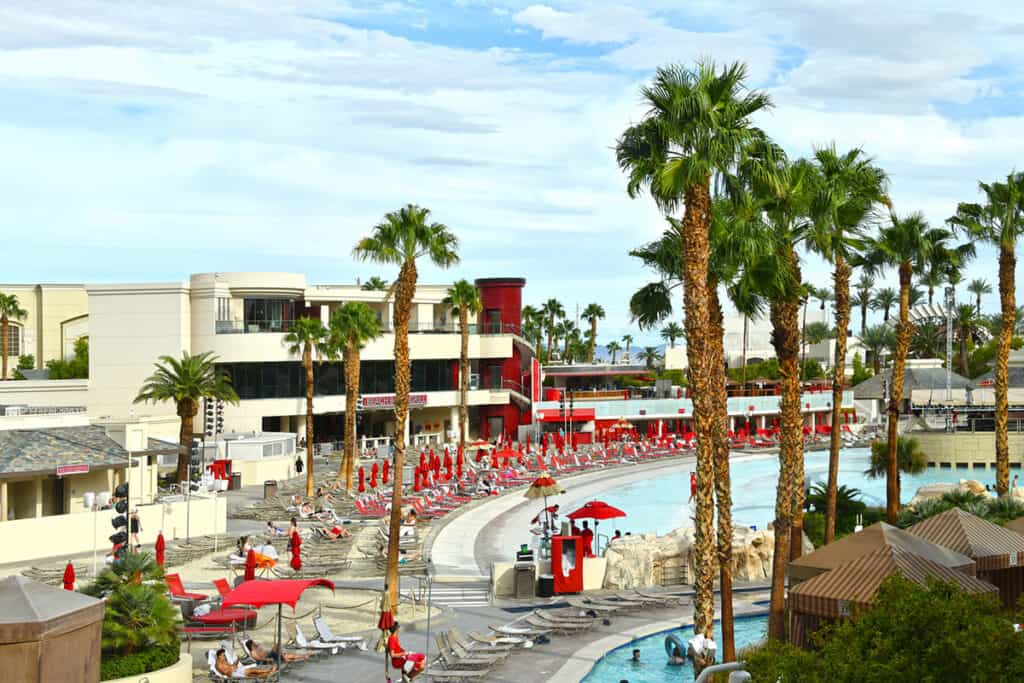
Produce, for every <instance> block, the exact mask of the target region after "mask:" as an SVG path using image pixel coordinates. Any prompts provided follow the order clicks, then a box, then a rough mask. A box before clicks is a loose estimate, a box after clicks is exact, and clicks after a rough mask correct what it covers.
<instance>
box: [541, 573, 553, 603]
mask: <svg viewBox="0 0 1024 683" xmlns="http://www.w3.org/2000/svg"><path fill="white" fill-rule="evenodd" d="M554 594H555V577H554V576H552V575H550V574H541V575H540V577H539V578H538V579H537V597H538V598H550V597H551V596H553V595H554Z"/></svg>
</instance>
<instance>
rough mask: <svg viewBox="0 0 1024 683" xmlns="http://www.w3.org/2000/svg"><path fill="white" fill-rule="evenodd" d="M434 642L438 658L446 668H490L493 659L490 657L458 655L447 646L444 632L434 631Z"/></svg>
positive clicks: (493, 661) (493, 662) (492, 664)
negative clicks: (438, 654) (438, 653)
mask: <svg viewBox="0 0 1024 683" xmlns="http://www.w3.org/2000/svg"><path fill="white" fill-rule="evenodd" d="M434 642H436V643H437V650H438V652H440V653H441V654H440V659H441V661H442V662H444V667H445V668H446V669H490V668H491V667H492V666H494V664H495V660H494V659H492V658H490V657H459V656H457V655H456V654H455V651H454V650H452V649H451V648H449V647H448V643H447V641H446V640H445V638H444V634H442V633H435V634H434Z"/></svg>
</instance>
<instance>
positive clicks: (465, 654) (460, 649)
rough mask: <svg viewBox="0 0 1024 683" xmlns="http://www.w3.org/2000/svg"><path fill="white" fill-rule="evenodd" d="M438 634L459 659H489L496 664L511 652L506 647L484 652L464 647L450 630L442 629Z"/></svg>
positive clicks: (506, 657)
mask: <svg viewBox="0 0 1024 683" xmlns="http://www.w3.org/2000/svg"><path fill="white" fill-rule="evenodd" d="M440 635H441V639H442V640H443V641H444V643H445V644H446V645H447V646H448V648H449V649H450V650H451V651H452V652H454V653H455V656H456V657H458V658H459V659H489V660H491V662H493V663H494V664H497V663H499V662H504V661H505V660H506V659H508V655H509V653H510V652H511V650H510V649H507V648H506V649H495V650H494V651H492V652H485V651H484V650H479V649H474V648H472V647H469V648H467V647H464V646H463V645H462V643H460V642H459V639H458V638H456V637H455V636H454V635H453V634H452V632H451V631H448V632H444V631H442V632H441V634H440Z"/></svg>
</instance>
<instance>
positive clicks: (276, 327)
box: [245, 299, 295, 332]
mask: <svg viewBox="0 0 1024 683" xmlns="http://www.w3.org/2000/svg"><path fill="white" fill-rule="evenodd" d="M294 321H295V301H294V300H293V299H246V300H245V331H246V332H287V331H288V330H289V329H291V326H292V322H294Z"/></svg>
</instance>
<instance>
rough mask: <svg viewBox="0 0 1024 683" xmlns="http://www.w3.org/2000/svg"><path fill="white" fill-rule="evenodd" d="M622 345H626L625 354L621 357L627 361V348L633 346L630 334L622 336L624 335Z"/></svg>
mask: <svg viewBox="0 0 1024 683" xmlns="http://www.w3.org/2000/svg"><path fill="white" fill-rule="evenodd" d="M622 343H623V344H625V345H626V353H625V355H624V356H623V357H624V358H627V359H628V358H629V347H630V346H632V345H633V335H631V334H624V335H622Z"/></svg>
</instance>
